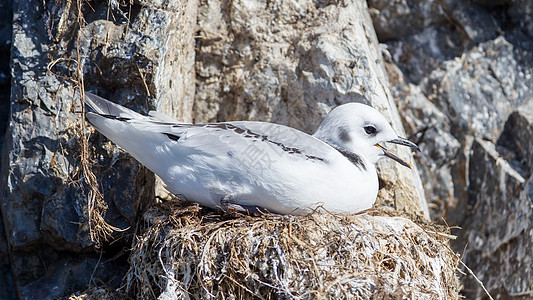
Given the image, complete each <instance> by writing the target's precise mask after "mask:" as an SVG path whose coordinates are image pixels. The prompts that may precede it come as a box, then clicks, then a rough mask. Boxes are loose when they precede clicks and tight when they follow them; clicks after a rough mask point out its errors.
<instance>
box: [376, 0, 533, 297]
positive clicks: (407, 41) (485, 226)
mask: <svg viewBox="0 0 533 300" xmlns="http://www.w3.org/2000/svg"><path fill="white" fill-rule="evenodd" d="M369 3H370V6H371V7H375V6H376V5H381V6H380V7H379V8H377V9H376V10H375V11H373V12H374V14H373V19H374V20H373V21H374V24H375V26H376V28H381V29H382V32H381V34H380V35H379V36H380V37H381V38H382V41H387V48H388V51H389V52H390V54H388V53H385V56H386V59H388V61H389V62H390V64H388V65H387V68H388V73H389V78H390V79H391V81H392V83H393V89H392V90H393V94H394V96H395V97H398V99H399V100H400V105H399V108H400V109H399V111H400V113H401V115H402V119H403V120H404V124H405V126H406V131H407V133H408V134H409V135H410V137H411V138H413V139H414V140H416V139H417V138H418V142H419V143H420V145H421V148H422V154H421V155H418V157H417V163H418V166H419V170H421V175H422V180H423V182H424V189H425V192H426V195H427V198H428V200H429V201H430V211H431V213H432V218H433V219H436V220H439V219H441V218H442V217H444V218H445V219H446V221H447V223H448V224H450V225H459V226H460V227H462V228H463V229H462V230H461V231H460V232H459V238H458V241H457V243H456V244H455V245H454V247H455V250H456V251H458V252H459V253H463V252H465V253H466V256H465V261H466V263H467V265H468V266H469V267H470V268H472V269H473V270H474V273H476V274H477V275H478V276H479V277H480V279H482V280H483V282H484V283H485V285H486V286H487V287H488V288H489V291H490V292H491V293H492V294H493V296H495V298H506V299H507V298H512V299H529V298H531V297H532V296H533V294H532V292H531V289H530V287H531V286H533V276H532V275H531V274H532V269H531V267H530V266H531V260H532V259H531V257H530V256H531V255H530V253H531V251H530V248H531V240H532V236H531V235H532V229H531V228H532V226H531V200H530V199H531V170H532V169H531V163H530V162H531V161H532V160H531V159H532V157H531V153H533V142H532V141H533V139H532V138H533V136H532V134H531V125H530V124H531V121H530V120H531V117H530V115H531V113H529V112H531V111H533V106H532V105H533V104H532V102H533V101H532V100H531V99H533V81H532V79H533V67H532V65H531V61H533V54H532V53H533V51H532V50H533V42H532V41H533V39H532V38H531V32H532V31H531V30H530V28H529V27H530V26H529V25H530V24H531V16H532V14H531V11H532V10H533V2H531V1H522V0H517V1H513V0H510V1H453V0H452V1H440V4H441V10H438V9H435V7H432V6H431V5H430V4H431V2H427V1H394V2H393V3H391V2H388V3H385V2H383V3H382V2H380V1H369ZM385 4H387V5H388V6H387V5H385ZM415 6H416V7H417V8H418V9H411V8H412V7H415ZM481 6H483V7H481ZM371 11H372V10H371ZM443 16H444V19H445V20H443V18H442V17H443ZM398 20H410V21H411V20H412V21H411V22H404V24H403V27H401V25H395V24H401V23H400V22H399V21H398ZM412 24H416V26H411V25H412ZM398 27H400V29H397V28H398ZM389 38H393V39H391V40H388V39H389ZM504 124H505V126H504ZM465 245H468V246H467V247H466V250H465ZM494 270H498V272H495V271H494ZM464 293H465V294H466V295H467V296H468V297H469V298H474V299H481V298H484V294H483V292H482V291H481V288H480V286H479V284H478V283H477V282H476V281H475V280H474V279H472V278H471V277H470V276H466V277H465V289H464Z"/></svg>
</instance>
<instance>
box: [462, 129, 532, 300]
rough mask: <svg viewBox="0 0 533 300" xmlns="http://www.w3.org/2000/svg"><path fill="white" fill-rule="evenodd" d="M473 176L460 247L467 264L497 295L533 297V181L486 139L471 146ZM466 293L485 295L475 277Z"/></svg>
mask: <svg viewBox="0 0 533 300" xmlns="http://www.w3.org/2000/svg"><path fill="white" fill-rule="evenodd" d="M529 126H531V123H530V125H529ZM530 128H531V127H530ZM469 171H470V173H469V180H470V185H469V188H468V204H467V205H466V207H465V208H464V209H465V213H464V214H463V215H464V220H463V222H461V223H459V225H460V226H461V227H462V231H461V232H460V239H459V242H458V244H457V245H456V248H458V249H459V248H461V247H462V249H465V251H464V257H463V261H464V262H465V263H466V264H467V265H468V266H469V267H470V268H472V269H473V270H475V273H476V275H477V276H478V277H479V279H480V280H482V281H483V282H484V284H485V286H486V287H487V289H488V290H489V292H490V293H491V294H492V296H494V297H496V298H500V297H506V296H507V297H518V298H517V299H520V297H527V295H529V297H530V296H532V295H533V290H532V289H531V282H532V280H533V267H532V264H531V262H532V261H533V256H532V255H531V251H530V249H531V247H532V246H533V239H532V238H533V222H532V220H533V177H531V178H530V179H529V181H527V182H526V180H525V179H524V178H523V177H522V176H520V174H518V172H516V170H514V169H513V168H512V167H511V165H509V164H508V163H507V162H506V161H505V160H504V159H503V158H501V157H500V155H499V154H498V153H497V152H496V150H495V147H494V145H493V144H492V143H491V142H488V141H481V140H475V141H474V143H473V145H472V155H471V157H470V168H469ZM494 270H498V272H494ZM502 274H505V275H504V276H502ZM464 292H465V293H466V294H467V296H469V298H481V297H483V295H484V292H483V291H482V290H481V287H480V286H479V284H478V283H477V282H476V281H474V280H473V279H471V278H469V279H467V280H465V288H464ZM513 299H514V298H513ZM524 299H525V298H524Z"/></svg>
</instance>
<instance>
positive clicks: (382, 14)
mask: <svg viewBox="0 0 533 300" xmlns="http://www.w3.org/2000/svg"><path fill="white" fill-rule="evenodd" d="M367 2H368V7H369V8H370V9H369V12H370V16H371V17H372V22H373V24H374V28H375V29H376V34H377V36H378V38H379V40H380V41H381V42H385V41H389V40H392V39H398V38H402V37H405V36H409V35H413V34H416V33H419V32H420V31H421V30H423V28H426V27H428V26H430V25H434V24H443V23H446V22H447V19H446V15H445V10H444V7H443V1H437V0H431V1H417V0H402V1H387V0H369V1H367Z"/></svg>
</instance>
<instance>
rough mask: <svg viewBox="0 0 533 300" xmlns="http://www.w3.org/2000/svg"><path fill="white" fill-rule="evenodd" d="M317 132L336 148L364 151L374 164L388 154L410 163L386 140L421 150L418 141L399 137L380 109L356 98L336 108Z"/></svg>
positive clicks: (392, 157)
mask: <svg viewBox="0 0 533 300" xmlns="http://www.w3.org/2000/svg"><path fill="white" fill-rule="evenodd" d="M314 136H315V137H316V138H318V139H320V140H322V141H324V142H326V143H328V144H330V145H331V146H333V147H335V148H337V149H340V150H343V151H349V152H352V153H355V154H358V155H361V156H363V157H364V158H365V159H366V160H367V161H368V162H370V163H373V164H375V163H377V162H378V160H380V159H381V158H383V157H388V158H391V159H393V160H395V161H396V162H399V163H400V164H402V165H404V166H406V167H409V168H410V167H411V165H410V164H409V163H408V162H406V161H404V160H402V159H401V158H399V157H398V156H396V155H395V154H393V153H392V152H390V151H389V150H388V149H387V148H385V146H383V145H382V144H383V143H387V142H388V143H394V144H398V145H402V146H408V147H411V148H414V149H416V150H418V151H420V149H419V148H418V146H417V145H416V144H415V143H413V142H411V141H409V140H407V139H405V138H402V137H399V136H398V135H397V134H396V132H394V130H393V129H392V127H391V125H390V124H389V122H387V119H385V117H384V116H383V115H382V114H381V113H380V112H378V111H377V110H376V109H374V108H372V107H371V106H368V105H365V104H361V103H355V102H354V103H347V104H343V105H340V106H338V107H336V108H334V109H333V110H332V111H331V112H330V113H329V114H328V115H327V116H326V118H325V119H324V121H322V123H321V124H320V126H319V127H318V129H317V131H316V132H315V134H314Z"/></svg>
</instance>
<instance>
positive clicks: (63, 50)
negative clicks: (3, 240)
mask: <svg viewBox="0 0 533 300" xmlns="http://www.w3.org/2000/svg"><path fill="white" fill-rule="evenodd" d="M115 4H116V5H115ZM77 5H78V3H72V2H70V1H68V2H42V1H15V3H14V6H13V12H14V18H13V47H12V58H11V66H12V76H13V86H12V91H11V115H10V119H9V129H8V131H7V133H6V137H5V146H4V153H5V154H4V155H3V157H2V183H1V187H2V191H3V201H2V216H3V220H4V227H5V229H6V232H7V243H8V249H9V256H10V262H11V269H12V273H13V277H14V280H15V290H16V292H17V293H18V297H20V298H21V299H43V295H44V297H45V298H46V299H53V298H56V297H60V296H63V295H64V294H66V293H69V292H72V291H75V290H79V289H81V288H84V287H86V286H87V284H90V283H91V284H94V283H99V282H100V283H102V282H103V283H106V284H110V285H113V284H114V285H116V284H117V283H119V282H120V279H121V278H122V276H123V275H124V272H125V262H124V260H125V258H126V257H125V254H124V251H123V249H122V248H123V247H126V245H128V244H129V243H130V242H131V234H132V233H133V232H134V229H135V227H136V221H137V219H136V218H137V214H138V212H139V211H140V210H141V209H142V207H143V206H144V205H146V204H147V203H149V202H151V201H153V198H154V196H153V195H154V178H153V174H152V173H149V172H147V171H146V169H145V168H144V167H142V166H140V165H139V164H138V163H137V162H136V161H135V160H134V159H132V158H131V157H129V156H128V155H127V154H125V153H124V152H123V151H122V150H120V149H118V148H117V147H116V146H115V145H112V144H111V143H108V142H107V143H106V142H104V141H105V140H104V138H103V137H102V136H100V135H98V134H95V135H93V136H92V137H91V139H90V140H89V142H90V143H91V145H92V147H94V148H93V150H92V151H91V156H90V157H89V159H90V160H91V161H90V164H91V165H92V169H93V171H94V173H95V174H96V181H97V182H98V183H99V185H100V187H99V189H100V190H101V191H103V199H104V200H105V203H106V205H107V207H108V209H107V212H106V214H105V221H106V222H107V223H109V224H110V225H112V226H115V227H117V228H120V229H124V230H125V231H121V232H116V233H115V235H114V236H113V237H112V240H115V242H116V244H112V243H111V244H105V245H104V247H103V248H100V249H99V250H98V251H95V249H94V245H95V241H94V240H92V239H91V236H90V234H89V227H88V220H89V218H90V217H89V212H88V211H87V207H88V206H87V205H88V202H87V201H88V200H87V199H88V194H87V193H88V191H89V190H90V189H89V188H88V185H89V181H88V178H87V177H84V176H83V174H82V170H81V168H82V165H81V162H80V156H81V155H82V151H83V149H84V148H83V140H82V139H81V137H83V136H84V135H85V134H87V133H88V132H87V131H86V130H85V128H84V125H83V123H82V121H83V120H82V118H81V114H80V110H81V106H80V102H79V86H80V85H81V86H82V87H84V88H85V89H88V90H91V91H97V92H98V93H100V94H102V95H103V96H109V97H110V98H111V99H120V101H122V102H121V103H122V104H125V105H128V106H130V107H134V108H135V109H136V110H139V111H144V112H146V111H147V110H148V109H153V108H158V109H160V110H161V111H163V112H165V113H167V114H169V115H173V116H175V117H177V118H181V119H185V120H187V116H190V115H191V113H190V111H191V109H192V101H193V95H194V89H193V87H194V85H193V84H192V82H193V81H194V72H192V68H193V63H194V50H193V42H192V38H193V28H194V27H193V25H194V23H195V21H196V15H195V12H196V7H197V4H196V2H195V1H183V2H174V3H173V4H172V5H167V4H157V3H152V2H151V3H138V4H136V5H133V4H132V6H120V5H118V3H117V2H114V1H111V2H108V1H93V2H91V6H90V7H89V6H88V5H81V4H80V5H81V6H80V7H78V6H77ZM79 13H83V18H84V19H81V15H78V14H79ZM78 16H79V17H80V18H78ZM108 20H109V21H108ZM79 21H80V22H81V23H80V24H81V27H82V28H81V29H80V28H79V27H78V22H79ZM184 28H186V30H184ZM73 37H79V39H77V38H73ZM78 50H79V51H78ZM178 61H179V62H180V63H179V64H180V68H178V71H176V68H175V66H174V65H175V64H176V62H178ZM79 70H82V71H81V72H83V74H84V76H83V81H82V78H81V77H80V76H79V74H80V72H79ZM174 96H178V97H180V101H174V102H173V101H170V99H171V98H173V97H174ZM189 119H190V118H189ZM0 249H2V248H0ZM121 264H122V266H121ZM117 265H118V267H117Z"/></svg>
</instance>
